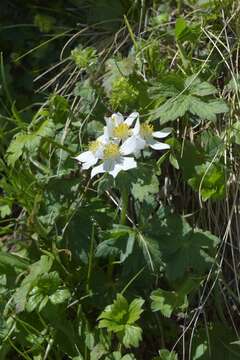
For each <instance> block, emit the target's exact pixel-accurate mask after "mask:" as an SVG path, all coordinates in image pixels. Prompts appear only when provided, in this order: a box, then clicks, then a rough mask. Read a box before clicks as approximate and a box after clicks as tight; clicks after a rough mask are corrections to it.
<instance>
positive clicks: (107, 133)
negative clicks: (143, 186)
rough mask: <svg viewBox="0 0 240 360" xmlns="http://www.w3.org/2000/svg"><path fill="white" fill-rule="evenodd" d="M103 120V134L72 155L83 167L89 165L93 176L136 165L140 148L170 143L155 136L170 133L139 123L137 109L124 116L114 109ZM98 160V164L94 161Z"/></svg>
mask: <svg viewBox="0 0 240 360" xmlns="http://www.w3.org/2000/svg"><path fill="white" fill-rule="evenodd" d="M105 121H106V126H104V132H103V135H101V136H99V137H98V138H97V139H96V140H95V141H93V142H91V143H90V144H89V147H88V151H85V152H83V153H81V154H80V155H78V156H77V157H76V158H75V159H76V160H77V161H79V162H80V163H82V168H83V169H89V168H91V167H92V171H91V177H92V178H93V177H94V176H95V175H97V174H101V173H105V172H107V173H109V174H110V175H112V176H113V177H116V176H117V174H118V173H119V172H120V171H121V170H124V171H126V170H129V169H133V168H136V167H137V163H136V160H135V158H138V157H139V156H140V153H141V150H143V149H145V148H146V147H151V148H152V149H154V150H165V149H169V147H170V146H169V145H168V144H164V143H161V142H159V141H158V140H156V139H161V138H165V137H166V136H168V135H169V133H168V132H162V131H154V130H153V126H152V125H150V124H149V123H143V124H140V121H139V114H138V113H137V112H133V113H132V114H130V115H129V116H128V117H127V118H126V119H125V120H124V117H123V116H122V114H120V113H115V114H113V115H112V116H111V117H106V118H105ZM129 155H133V156H129ZM99 161H100V164H99V165H96V164H97V163H98V162H99ZM95 165H96V166H95Z"/></svg>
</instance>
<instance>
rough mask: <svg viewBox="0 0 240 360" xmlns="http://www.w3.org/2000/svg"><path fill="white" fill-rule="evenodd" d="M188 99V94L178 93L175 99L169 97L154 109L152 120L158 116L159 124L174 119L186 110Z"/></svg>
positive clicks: (188, 104)
mask: <svg viewBox="0 0 240 360" xmlns="http://www.w3.org/2000/svg"><path fill="white" fill-rule="evenodd" d="M190 101H191V98H190V97H189V96H188V95H178V96H177V97H176V99H169V100H167V101H166V102H165V103H164V104H163V105H161V106H160V107H159V108H158V109H157V110H156V111H154V117H153V118H152V120H155V119H157V118H159V117H160V121H161V124H165V123H166V122H168V121H173V120H176V119H177V118H179V117H182V116H183V115H185V113H186V112H187V111H188V109H189V106H190Z"/></svg>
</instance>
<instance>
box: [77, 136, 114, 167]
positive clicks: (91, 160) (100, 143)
mask: <svg viewBox="0 0 240 360" xmlns="http://www.w3.org/2000/svg"><path fill="white" fill-rule="evenodd" d="M107 142H108V139H107V138H106V137H105V136H104V135H102V136H99V137H98V138H97V140H95V141H92V142H90V143H89V145H88V151H84V152H83V153H81V154H80V155H78V156H76V157H75V158H74V159H76V160H77V161H79V162H81V163H83V165H82V168H83V169H84V170H87V169H89V168H90V167H92V166H94V165H96V163H97V162H98V160H100V159H102V158H103V151H104V146H105V145H106V144H107Z"/></svg>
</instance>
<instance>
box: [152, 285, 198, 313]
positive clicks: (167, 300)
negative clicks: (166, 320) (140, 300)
mask: <svg viewBox="0 0 240 360" xmlns="http://www.w3.org/2000/svg"><path fill="white" fill-rule="evenodd" d="M200 282H201V278H188V279H187V280H184V281H183V282H182V283H181V284H180V286H178V287H177V288H176V289H175V290H172V291H167V290H163V289H157V290H154V291H153V292H152V293H151V296H150V298H151V300H152V303H151V309H152V311H160V312H161V313H162V315H164V316H166V317H170V316H171V315H172V313H173V312H179V311H183V310H184V309H186V308H187V307H188V295H189V294H190V293H191V292H193V291H195V290H198V289H199V285H200Z"/></svg>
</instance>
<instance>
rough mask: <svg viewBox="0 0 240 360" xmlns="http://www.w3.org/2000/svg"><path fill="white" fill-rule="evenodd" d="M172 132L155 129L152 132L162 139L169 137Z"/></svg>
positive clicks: (154, 135)
mask: <svg viewBox="0 0 240 360" xmlns="http://www.w3.org/2000/svg"><path fill="white" fill-rule="evenodd" d="M169 134H170V132H164V131H154V132H153V133H152V136H153V137H155V138H158V139H162V138H165V137H167V136H168V135H169Z"/></svg>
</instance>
